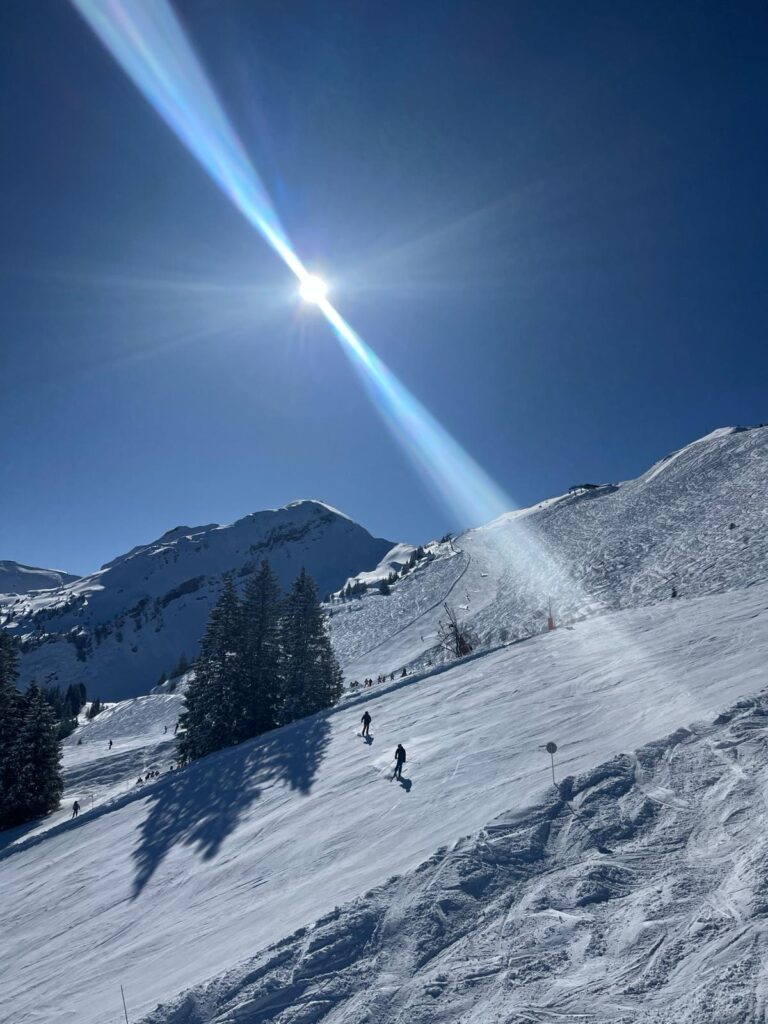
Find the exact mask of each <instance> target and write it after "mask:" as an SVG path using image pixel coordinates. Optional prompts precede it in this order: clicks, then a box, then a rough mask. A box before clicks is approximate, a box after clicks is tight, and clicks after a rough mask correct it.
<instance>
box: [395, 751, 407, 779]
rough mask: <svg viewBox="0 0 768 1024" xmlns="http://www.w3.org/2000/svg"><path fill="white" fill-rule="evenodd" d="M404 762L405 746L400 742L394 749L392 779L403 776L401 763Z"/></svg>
mask: <svg viewBox="0 0 768 1024" xmlns="http://www.w3.org/2000/svg"><path fill="white" fill-rule="evenodd" d="M404 764H405V747H404V746H403V744H402V743H398V744H397V750H396V751H395V774H394V775H393V776H392V778H393V779H398V780H400V779H402V777H403V765H404Z"/></svg>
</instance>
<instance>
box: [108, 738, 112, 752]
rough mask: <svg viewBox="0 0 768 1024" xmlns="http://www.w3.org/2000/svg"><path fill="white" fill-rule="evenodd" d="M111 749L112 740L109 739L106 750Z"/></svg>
mask: <svg viewBox="0 0 768 1024" xmlns="http://www.w3.org/2000/svg"><path fill="white" fill-rule="evenodd" d="M111 749H112V740H110V741H109V746H108V747H107V750H111Z"/></svg>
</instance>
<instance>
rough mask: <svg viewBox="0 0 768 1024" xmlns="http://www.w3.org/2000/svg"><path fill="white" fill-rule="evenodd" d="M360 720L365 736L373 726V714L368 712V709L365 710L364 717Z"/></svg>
mask: <svg viewBox="0 0 768 1024" xmlns="http://www.w3.org/2000/svg"><path fill="white" fill-rule="evenodd" d="M360 721H361V722H362V723H363V736H368V735H369V732H368V730H369V729H370V728H371V716H370V715H369V714H368V712H367V711H366V712H365V714H364V715H363V717H362V718H361V719H360Z"/></svg>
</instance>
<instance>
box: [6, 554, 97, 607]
mask: <svg viewBox="0 0 768 1024" xmlns="http://www.w3.org/2000/svg"><path fill="white" fill-rule="evenodd" d="M77 578H78V577H77V576H73V575H72V574H71V573H68V572H62V571H61V570H60V569H38V568H36V567H35V566H32V565H22V564H21V562H11V561H8V559H0V595H16V594H29V593H31V592H32V591H34V590H52V589H53V588H55V587H62V586H64V585H65V584H67V583H74V582H75V580H76V579H77ZM8 599H9V598H6V600H8ZM0 601H2V598H0Z"/></svg>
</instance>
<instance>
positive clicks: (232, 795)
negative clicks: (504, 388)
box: [0, 584, 768, 1024]
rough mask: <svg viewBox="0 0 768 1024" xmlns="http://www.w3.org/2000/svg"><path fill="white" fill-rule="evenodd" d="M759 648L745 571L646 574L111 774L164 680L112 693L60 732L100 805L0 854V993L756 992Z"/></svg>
mask: <svg viewBox="0 0 768 1024" xmlns="http://www.w3.org/2000/svg"><path fill="white" fill-rule="evenodd" d="M767 664H768V584H758V585H753V586H749V587H747V588H745V589H741V590H734V591H731V592H727V593H722V594H714V595H710V596H704V597H696V598H690V599H678V600H672V601H662V602H660V603H657V604H655V605H653V606H649V607H641V608H635V609H628V610H626V611H620V612H615V613H610V614H603V615H598V616H595V617H593V618H589V619H586V620H584V621H580V622H576V623H575V624H574V625H573V627H572V628H563V629H559V630H556V631H555V632H553V633H549V634H545V635H539V636H535V637H532V638H531V639H530V640H527V641H525V642H523V643H519V644H516V645H513V646H507V647H503V648H500V649H498V650H496V651H493V652H491V653H488V654H486V655H484V656H480V657H476V658H474V659H469V660H467V661H466V662H464V663H459V664H456V665H454V666H453V667H450V668H447V669H444V668H440V669H438V670H436V671H434V672H433V673H432V674H429V673H427V674H426V675H424V676H422V677H411V678H407V679H404V680H398V681H397V682H395V683H393V684H391V685H388V686H382V687H379V688H375V689H373V690H371V691H366V693H365V694H363V695H361V696H359V697H347V698H346V700H345V701H344V702H342V704H341V705H340V706H339V707H337V708H335V709H333V710H332V711H330V712H328V713H324V714H322V715H319V716H315V717H313V718H311V719H306V720H304V721H301V722H298V723H295V724H294V725H292V726H289V727H287V728H285V729H281V730H277V731H275V732H274V733H271V734H269V735H267V736H265V737H262V738H261V739H259V740H256V741H252V742H249V743H247V744H243V745H242V746H240V747H237V748H233V749H230V750H226V751H222V752H220V753H219V754H216V755H213V756H211V757H209V758H206V759H203V760H202V761H200V762H197V763H195V764H192V765H190V766H189V767H187V768H185V769H184V770H182V771H181V772H167V771H165V770H164V774H162V775H161V777H160V778H159V779H156V780H154V781H153V782H150V783H149V784H147V785H146V786H144V787H134V788H131V789H129V788H128V787H127V785H126V784H127V783H128V782H129V781H130V780H129V778H128V777H126V778H122V779H121V778H118V776H119V775H120V772H119V771H116V772H115V773H114V776H113V781H112V783H111V785H113V786H114V793H113V795H111V796H110V794H109V792H108V786H106V785H104V784H103V776H104V773H106V772H108V771H109V764H110V759H111V758H112V756H113V754H114V753H115V752H114V751H111V752H110V751H108V750H107V749H106V747H107V743H108V739H109V738H111V739H112V740H113V742H114V744H115V747H118V746H119V745H120V744H122V743H123V740H122V739H121V736H122V735H123V734H124V736H125V749H123V751H122V753H121V752H120V751H119V750H118V752H117V753H118V755H119V756H125V754H126V753H130V752H131V751H132V752H133V753H131V757H133V758H138V759H139V760H140V761H141V762H142V764H144V763H146V764H147V766H148V767H149V766H150V764H149V762H150V761H151V760H152V758H156V759H157V760H158V761H160V762H163V759H164V757H165V756H166V754H167V748H164V747H163V744H167V743H168V737H167V734H165V733H164V732H163V725H164V724H167V720H168V718H169V712H171V711H172V708H171V707H170V706H169V703H168V702H169V699H170V698H171V697H172V699H174V700H178V697H177V696H176V695H163V694H160V695H155V696H150V697H146V698H140V699H139V702H126V703H125V704H122V705H117V706H116V707H115V708H114V709H112V710H111V711H109V712H107V714H108V715H109V718H107V717H105V718H103V719H102V721H101V723H100V722H99V719H96V720H95V721H94V722H93V723H90V724H89V725H88V726H86V727H85V728H84V729H82V730H81V731H80V730H79V732H80V733H81V735H82V738H83V744H82V746H80V747H77V746H76V745H75V747H74V748H72V746H71V743H72V738H70V746H69V747H68V752H67V769H68V775H69V778H70V780H71V784H70V788H69V789H68V792H67V797H66V799H67V801H69V800H70V799H74V796H75V795H76V794H80V796H82V795H84V794H85V793H86V792H88V791H89V787H90V789H94V788H95V787H96V785H97V784H98V785H101V789H100V790H99V797H98V806H96V807H95V808H94V811H93V812H90V811H89V810H88V805H87V804H85V803H84V804H83V807H84V810H83V812H82V813H81V816H80V818H79V819H78V820H77V821H74V822H70V821H61V820H58V821H52V820H50V819H49V822H48V830H47V831H45V832H40V831H35V830H32V831H30V833H28V834H27V835H21V834H19V833H16V834H14V835H12V836H11V835H9V836H8V837H7V839H8V841H10V845H7V846H6V847H5V849H4V850H3V851H2V854H0V856H1V857H2V859H0V886H1V887H2V893H3V937H2V948H0V955H1V957H2V959H1V960H0V963H1V964H2V966H1V967H0V992H1V993H2V997H1V998H2V1012H1V1015H2V1019H3V1020H7V1021H9V1022H11V1021H12V1022H13V1024H32V1022H35V1024H40V1022H49V1021H56V1022H57V1024H61V1022H72V1024H74V1022H77V1024H96V1022H99V1024H105V1022H107V1021H119V1020H120V1019H121V1014H122V1002H121V995H120V986H121V985H122V986H123V987H124V990H125V996H126V1002H127V1006H128V1013H129V1020H130V1021H131V1024H135V1022H137V1021H139V1020H141V1019H146V1021H147V1022H151V1024H203V1022H217V1024H224V1022H234V1021H237V1022H244V1021H246V1022H248V1024H255V1022H267V1021H274V1022H279V1024H289V1022H290V1024H300V1022H301V1024H308V1022H315V1021H326V1022H328V1024H353V1022H355V1024H357V1022H364V1021H366V1022H374V1021H376V1022H392V1024H395V1022H404V1021H406V1020H407V1021H414V1022H420V1024H421V1022H423V1024H426V1022H433V1021H434V1022H437V1021H462V1022H465V1021H466V1022H472V1024H475V1022H477V1024H479V1022H481V1021H482V1022H490V1021H499V1022H500V1021H518V1020H519V1021H568V1020H573V1021H576V1020H589V1021H601V1022H606V1024H607V1022H609V1021H611V1022H619V1021H620V1022H630V1021H631V1022H635V1021H643V1022H648V1024H650V1022H656V1024H660V1022H665V1024H666V1022H670V1024H671V1022H672V1021H686V1022H687V1021H690V1022H693V1021H713V1022H714V1021H718V1022H724V1021H728V1022H737V1021H738V1022H741V1021H744V1022H746V1021H753V1020H756V1019H760V1016H761V1014H764V1012H765V1007H766V1004H765V948H764V930H765V926H764V922H765V920H766V918H765V912H766V906H768V875H766V867H765V865H766V864H768V859H766V853H767V852H768V851H767V849H766V842H765V838H764V832H765V826H766V817H767V815H766V804H765V798H764V793H765V792H766V788H765V785H766V781H768V775H767V774H766V768H767V765H768V754H766V747H765V739H766V732H765V730H766V728H768V716H766V715H764V714H763V712H764V710H768V709H766V706H765V704H764V702H763V700H762V698H761V697H759V696H757V695H759V694H760V691H761V690H762V688H763V687H764V686H765V684H766V675H765V666H766V665H767ZM740 701H743V702H744V703H742V704H741V706H738V703H739V702H740ZM141 702H143V703H141ZM365 708H367V709H368V710H369V711H370V713H371V715H372V716H373V723H372V727H371V733H372V738H373V740H372V743H370V744H367V743H365V742H364V740H363V739H362V737H361V736H360V735H359V733H360V724H359V721H360V717H361V715H362V713H363V711H364V709H365ZM729 708H730V709H731V710H730V711H728V709H729ZM139 709H140V710H139ZM139 718H142V724H141V726H140V727H139V726H137V722H138V720H139ZM123 719H125V725H124V728H123V726H122V725H121V722H122V721H123ZM97 725H98V726H99V728H98V730H97V728H96V726H97ZM89 730H92V731H90V732H89ZM107 733H109V736H108V737H107ZM75 735H76V734H75ZM548 741H554V742H556V743H557V744H558V747H559V750H558V753H557V755H556V757H555V772H556V778H557V781H558V784H559V785H558V788H557V789H555V787H554V786H553V783H552V775H551V767H550V763H549V757H548V755H547V754H546V752H545V751H544V750H543V749H542V747H543V745H544V744H546V743H547V742H548ZM398 742H402V743H403V744H404V746H405V747H406V749H407V751H408V760H407V763H406V770H405V776H406V777H405V779H404V782H403V783H402V784H400V783H398V782H397V781H395V780H393V779H392V777H391V776H392V768H393V762H392V758H393V753H394V748H395V745H396V744H397V743H398ZM91 744H92V746H91ZM89 747H90V748H91V749H90V752H89ZM88 766H90V767H88ZM136 767H137V761H136V760H133V761H131V766H130V774H131V776H132V775H133V772H134V771H136ZM165 767H166V766H165V765H163V768H164V769H165ZM75 770H77V771H79V775H75V774H74V772H75ZM97 780H98V781H97ZM82 802H83V801H82V800H81V803H82ZM64 813H66V805H65V809H64ZM4 838H5V837H4ZM158 1004H161V1005H160V1006H158Z"/></svg>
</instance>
